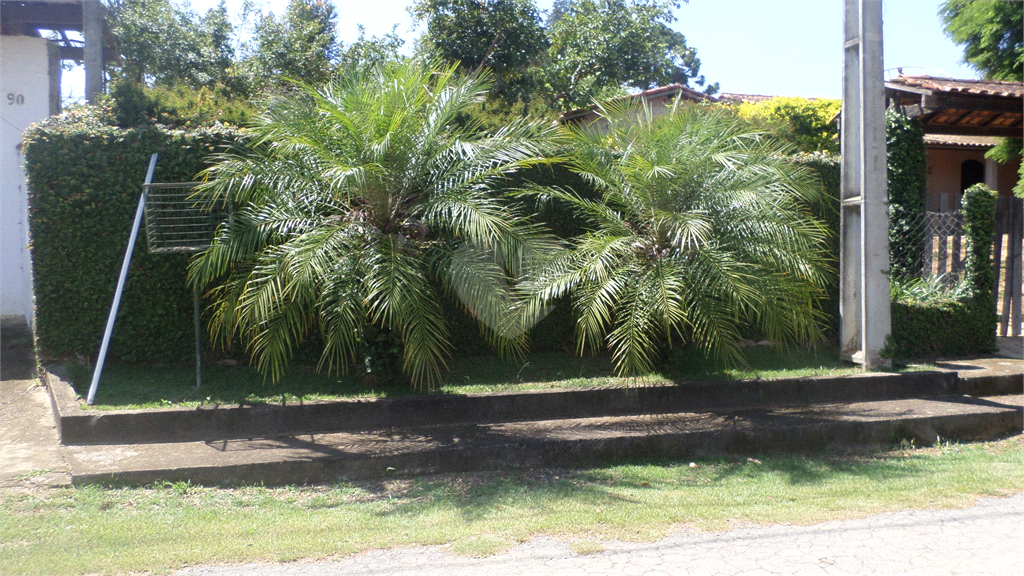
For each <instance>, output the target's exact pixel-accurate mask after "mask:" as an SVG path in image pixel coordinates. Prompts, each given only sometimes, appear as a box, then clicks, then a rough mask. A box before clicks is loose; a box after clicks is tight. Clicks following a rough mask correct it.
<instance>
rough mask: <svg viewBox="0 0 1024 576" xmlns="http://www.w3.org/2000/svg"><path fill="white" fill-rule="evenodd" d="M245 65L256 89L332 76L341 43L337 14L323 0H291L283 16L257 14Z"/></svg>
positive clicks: (316, 82) (315, 81)
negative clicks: (339, 40)
mask: <svg viewBox="0 0 1024 576" xmlns="http://www.w3.org/2000/svg"><path fill="white" fill-rule="evenodd" d="M256 17H257V23H256V27H255V30H254V33H253V36H254V38H253V41H252V43H251V44H250V45H249V47H248V52H249V53H248V55H247V56H246V58H245V64H244V67H245V69H246V70H247V73H248V74H249V75H250V77H251V81H252V82H253V84H254V87H255V89H258V88H261V87H263V86H267V85H278V86H284V85H287V84H288V82H289V81H290V80H298V81H300V82H303V83H305V84H309V85H312V86H319V85H322V84H325V83H327V82H328V81H329V80H330V79H331V77H332V76H333V71H334V65H335V64H336V63H337V61H338V57H339V54H340V50H341V46H340V44H339V43H338V33H337V27H338V14H337V12H336V10H335V8H334V5H333V4H331V3H329V2H325V1H323V0H289V2H288V8H287V9H286V10H285V13H284V16H282V17H280V18H278V17H277V16H275V15H274V13H273V12H271V13H269V14H266V15H262V14H257V15H256Z"/></svg>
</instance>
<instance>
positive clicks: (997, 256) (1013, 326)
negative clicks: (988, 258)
mask: <svg viewBox="0 0 1024 576" xmlns="http://www.w3.org/2000/svg"><path fill="white" fill-rule="evenodd" d="M996 206H997V207H996V240H995V247H994V248H995V250H994V251H993V255H994V258H993V261H994V264H993V266H994V268H995V279H996V285H995V293H994V296H995V297H996V313H997V314H998V315H999V323H998V327H997V332H996V333H997V334H998V335H999V336H1020V335H1021V334H1022V330H1024V326H1022V325H1021V324H1022V321H1024V320H1022V319H1021V284H1022V279H1021V253H1022V252H1024V250H1022V248H1024V234H1022V231H1024V199H1022V198H1012V197H1009V196H1000V197H999V200H998V203H997V204H996Z"/></svg>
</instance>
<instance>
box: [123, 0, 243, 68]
mask: <svg viewBox="0 0 1024 576" xmlns="http://www.w3.org/2000/svg"><path fill="white" fill-rule="evenodd" d="M107 14H108V16H107V21H108V22H109V23H110V32H111V35H112V36H113V39H114V45H115V46H116V47H117V50H118V52H119V53H120V54H121V59H120V61H115V62H112V63H111V64H110V66H109V67H108V69H109V70H110V72H111V75H112V76H113V77H114V79H115V80H128V81H131V82H135V83H137V84H146V85H158V86H165V87H171V86H178V85H185V86H188V87H190V88H202V87H209V86H212V85H214V84H217V83H221V84H226V83H229V82H230V80H229V77H230V70H231V66H232V60H233V57H234V49H233V47H232V45H231V35H232V32H233V31H232V27H231V23H230V21H229V20H228V17H227V9H226V7H225V5H224V2H221V3H220V4H218V5H217V6H215V7H214V8H211V9H210V10H208V11H207V12H206V14H205V15H204V16H202V17H200V16H199V15H197V14H196V13H194V12H191V11H189V10H185V9H182V8H180V7H178V6H177V5H175V4H173V3H172V2H171V1H169V0H114V1H113V2H111V3H110V5H109V9H108V12H107Z"/></svg>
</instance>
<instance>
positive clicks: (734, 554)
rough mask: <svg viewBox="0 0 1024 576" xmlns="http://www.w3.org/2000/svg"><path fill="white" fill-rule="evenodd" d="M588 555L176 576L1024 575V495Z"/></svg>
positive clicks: (439, 558)
mask: <svg viewBox="0 0 1024 576" xmlns="http://www.w3.org/2000/svg"><path fill="white" fill-rule="evenodd" d="M601 545H602V546H603V547H604V551H601V552H597V553H594V554H589V555H585V556H581V555H577V554H575V553H573V552H572V551H571V550H570V549H569V547H568V544H567V543H566V542H560V541H557V540H554V539H551V538H538V539H536V540H532V541H530V542H528V543H525V544H522V545H519V546H517V547H515V548H513V549H512V550H511V551H509V552H507V553H505V554H500V555H497V556H491V557H488V558H464V557H459V556H453V555H451V554H449V553H447V552H446V551H445V549H444V548H443V547H438V546H433V547H423V548H404V549H396V550H378V551H374V552H368V553H365V554H360V555H357V556H353V557H350V558H346V559H344V560H340V561H330V562H327V561H325V562H308V563H289V564H276V565H246V566H217V567H193V568H188V569H185V570H182V571H179V572H177V573H176V576H241V575H243V574H244V575H253V576H283V575H297V574H302V575H309V576H326V575H334V574H339V575H340V574H344V575H346V576H371V575H373V576H384V575H389V576H412V575H416V576H462V575H467V576H468V575H478V574H500V575H501V576H512V575H527V574H557V575H558V576H577V575H578V576H597V575H616V576H619V575H622V576H632V575H637V576H640V575H643V576H662V575H680V576H682V575H688V574H693V575H697V574H700V575H701V576H716V575H723V576H724V575H792V574H808V575H816V574H823V575H840V574H858V575H859V574H887V575H888V574H915V575H922V576H940V575H952V574H964V575H971V576H982V575H999V576H1020V575H1022V574H1024V494H1017V495H1016V496H1013V497H1009V498H988V499H983V500H981V501H979V503H978V504H977V505H976V506H974V507H972V508H966V509H962V510H905V511H901V512H890V513H885V514H878V515H875V516H870V517H868V518H863V519H860V520H847V521H836V522H826V523H823V524H815V525H812V526H783V525H778V526H768V527H758V528H745V529H740V530H732V531H729V532H719V533H709V534H698V533H692V532H678V533H675V534H672V535H670V536H668V537H667V538H665V539H663V540H659V541H657V542H651V543H628V542H603V543H601Z"/></svg>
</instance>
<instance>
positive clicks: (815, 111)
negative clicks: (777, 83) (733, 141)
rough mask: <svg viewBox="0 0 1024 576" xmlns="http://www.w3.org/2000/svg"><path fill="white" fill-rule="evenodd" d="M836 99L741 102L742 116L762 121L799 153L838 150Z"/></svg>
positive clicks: (775, 135)
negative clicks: (835, 120)
mask: <svg viewBox="0 0 1024 576" xmlns="http://www.w3.org/2000/svg"><path fill="white" fill-rule="evenodd" d="M840 106H841V103H840V101H839V100H830V99H827V98H819V99H816V100H808V99H807V98H789V97H781V96H780V97H777V98H772V99H770V100H764V101H762V102H753V103H747V102H744V103H743V104H740V105H739V107H738V108H737V111H738V113H739V115H740V117H741V118H744V119H747V120H753V121H757V122H762V123H763V124H764V126H765V129H767V130H769V131H770V132H771V134H772V136H774V137H776V138H779V139H782V140H785V141H787V142H789V143H791V144H793V145H794V146H795V147H796V148H797V150H799V151H801V152H829V153H833V154H838V153H839V127H838V126H837V125H836V123H835V122H834V119H835V116H836V114H838V113H839V108H840Z"/></svg>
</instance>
